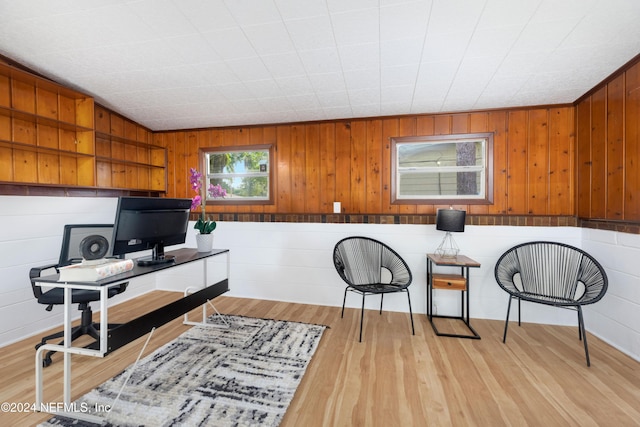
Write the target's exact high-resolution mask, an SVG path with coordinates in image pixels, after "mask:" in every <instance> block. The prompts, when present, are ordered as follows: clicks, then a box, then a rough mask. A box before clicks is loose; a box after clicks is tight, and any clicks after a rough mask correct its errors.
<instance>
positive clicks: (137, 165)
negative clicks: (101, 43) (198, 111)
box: [0, 63, 167, 193]
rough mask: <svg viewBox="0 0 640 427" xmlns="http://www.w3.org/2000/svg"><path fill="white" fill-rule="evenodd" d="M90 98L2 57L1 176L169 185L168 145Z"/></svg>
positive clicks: (87, 184) (159, 188)
mask: <svg viewBox="0 0 640 427" xmlns="http://www.w3.org/2000/svg"><path fill="white" fill-rule="evenodd" d="M150 140H151V132H150V131H149V130H147V129H145V128H143V127H142V126H140V125H138V124H137V123H134V122H132V121H130V120H128V119H126V118H124V117H122V116H120V115H118V114H116V113H113V112H111V111H109V110H107V109H106V108H103V107H101V106H96V105H95V104H94V100H93V98H92V97H89V96H87V95H86V94H83V93H80V92H77V91H74V90H71V89H69V88H66V87H64V86H62V85H59V84H56V83H54V82H51V81H49V80H46V79H44V78H41V77H38V76H35V75H33V74H31V73H28V72H25V71H22V70H20V69H17V68H15V67H12V66H10V65H7V64H4V63H0V182H7V183H17V184H33V185H39V186H61V187H62V186H64V187H69V186H77V187H82V188H91V187H95V188H104V189H119V190H130V191H135V192H139V191H142V192H153V193H162V192H166V190H167V177H166V165H167V150H166V148H164V147H159V146H155V145H153V144H150V143H149V141H150Z"/></svg>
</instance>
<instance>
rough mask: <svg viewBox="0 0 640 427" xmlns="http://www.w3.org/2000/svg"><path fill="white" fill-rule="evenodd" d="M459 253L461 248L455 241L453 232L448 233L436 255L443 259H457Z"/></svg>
mask: <svg viewBox="0 0 640 427" xmlns="http://www.w3.org/2000/svg"><path fill="white" fill-rule="evenodd" d="M458 253H460V248H459V247H458V245H456V242H455V240H453V236H452V235H451V232H449V231H447V233H446V234H445V235H444V238H443V239H442V242H440V246H438V248H437V249H436V254H438V255H440V256H441V257H443V258H456V257H457V256H458Z"/></svg>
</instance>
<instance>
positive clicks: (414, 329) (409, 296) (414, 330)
mask: <svg viewBox="0 0 640 427" xmlns="http://www.w3.org/2000/svg"><path fill="white" fill-rule="evenodd" d="M407 300H408V301H409V318H410V319H411V334H412V335H415V334H416V328H415V327H414V326H413V310H412V309H411V295H409V290H408V289H407Z"/></svg>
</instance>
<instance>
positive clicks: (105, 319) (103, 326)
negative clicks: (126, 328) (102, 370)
mask: <svg viewBox="0 0 640 427" xmlns="http://www.w3.org/2000/svg"><path fill="white" fill-rule="evenodd" d="M108 299H109V288H108V287H106V286H103V287H102V288H100V354H101V355H103V356H104V355H105V354H106V353H107V347H108V344H109V309H108V308H107V302H108Z"/></svg>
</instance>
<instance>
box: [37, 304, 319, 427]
mask: <svg viewBox="0 0 640 427" xmlns="http://www.w3.org/2000/svg"><path fill="white" fill-rule="evenodd" d="M224 317H225V319H226V321H227V322H228V324H229V328H227V329H218V328H210V327H202V326H195V327H193V328H192V329H190V330H189V331H187V332H185V333H184V334H182V335H180V336H179V337H178V338H176V339H175V340H174V341H172V342H170V343H168V344H166V345H164V346H163V347H161V348H159V349H158V350H156V351H155V352H154V353H152V354H150V355H149V356H147V357H146V358H144V359H142V360H140V361H139V362H138V365H137V367H136V369H135V370H134V371H133V372H132V373H131V375H130V370H131V369H132V367H133V366H131V367H129V368H127V369H126V370H125V371H123V372H122V373H121V374H119V375H117V376H116V377H114V378H112V379H111V380H109V381H107V382H105V383H104V384H102V385H100V386H98V387H97V388H96V389H94V390H92V391H90V392H89V393H87V394H86V395H84V396H83V397H81V398H80V399H79V400H78V401H76V402H74V403H73V404H72V405H71V408H70V409H71V410H72V412H73V411H76V412H79V413H81V415H82V414H85V413H90V414H92V415H96V416H98V417H100V418H101V420H102V424H94V423H92V422H87V421H80V422H78V421H77V420H72V419H69V418H65V417H62V416H59V415H58V416H55V417H54V418H52V419H50V420H48V421H47V422H45V423H43V424H40V425H41V426H43V427H44V426H47V427H48V426H94V425H106V426H257V425H261V426H277V425H279V424H280V421H281V420H282V417H283V416H284V414H285V411H286V410H287V407H288V406H289V403H290V402H291V399H292V398H293V395H294V393H295V391H296V388H297V387H298V384H299V383H300V381H301V379H302V376H303V375H304V373H305V370H306V369H307V365H308V364H309V362H310V360H311V358H312V356H313V354H314V353H315V351H316V349H317V347H318V344H319V342H320V338H321V337H322V333H323V332H324V330H325V328H326V327H325V326H321V325H310V324H306V323H296V322H285V321H278V320H268V319H255V318H249V317H241V316H224ZM107 359H108V356H107ZM105 362H108V360H105ZM129 375H130V378H129V380H128V382H127V384H126V386H125V387H124V389H122V385H123V383H124V382H125V380H126V379H127V378H128V377H129ZM121 390H122V392H121ZM118 393H120V396H119V397H118V399H117V400H116V396H118Z"/></svg>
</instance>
